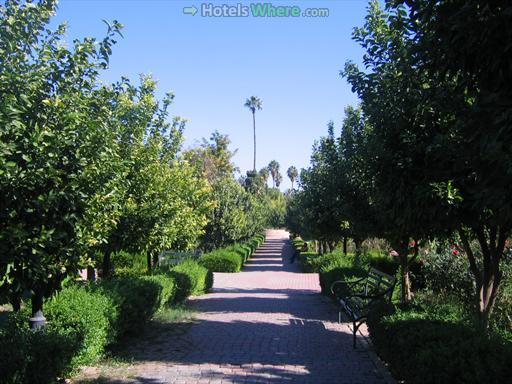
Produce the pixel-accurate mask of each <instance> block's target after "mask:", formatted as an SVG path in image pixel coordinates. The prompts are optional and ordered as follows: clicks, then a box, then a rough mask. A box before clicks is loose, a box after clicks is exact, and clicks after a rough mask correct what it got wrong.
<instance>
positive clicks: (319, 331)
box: [108, 231, 389, 384]
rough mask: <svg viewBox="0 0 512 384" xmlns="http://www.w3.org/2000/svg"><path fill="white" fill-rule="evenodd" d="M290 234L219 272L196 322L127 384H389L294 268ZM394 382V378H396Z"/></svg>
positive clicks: (311, 282)
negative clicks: (238, 268) (239, 266)
mask: <svg viewBox="0 0 512 384" xmlns="http://www.w3.org/2000/svg"><path fill="white" fill-rule="evenodd" d="M287 239H288V234H287V233H286V232H284V231H269V232H268V234H267V241H266V242H265V244H264V245H263V246H262V247H260V248H259V249H258V250H257V252H256V253H255V255H254V256H253V257H252V258H251V260H250V261H249V262H248V263H247V264H246V267H245V268H244V271H243V272H241V273H237V274H227V273H216V274H215V284H214V289H213V292H212V293H210V294H207V295H203V296H200V297H196V298H194V299H192V300H191V304H192V306H193V307H195V308H196V309H197V310H198V311H199V314H198V315H197V317H196V322H195V324H193V325H191V326H190V328H189V329H187V330H185V331H183V332H182V333H181V334H177V335H172V337H170V338H169V342H168V343H167V344H166V345H164V346H163V347H162V345H161V343H160V347H159V348H158V349H157V350H155V349H154V347H151V344H148V350H147V351H145V352H144V354H143V356H145V359H146V361H144V362H143V363H137V364H135V365H134V367H133V368H132V369H131V370H130V371H129V372H125V375H126V376H125V378H126V377H128V378H131V379H126V380H117V381H108V382H119V383H128V382H136V383H152V384H157V383H195V384H196V383H197V384H199V383H312V384H321V383H385V382H386V379H385V377H386V375H385V374H384V375H383V374H382V373H381V372H382V368H381V367H379V368H377V367H378V366H379V365H377V366H376V365H375V363H374V361H375V359H374V358H372V354H371V353H369V352H368V351H367V350H366V349H365V348H362V347H360V348H359V349H357V350H353V349H352V336H351V332H350V330H349V329H348V327H347V326H346V325H345V324H338V323H337V322H336V319H337V312H336V308H335V307H334V306H333V304H332V303H331V302H330V301H329V300H328V299H327V298H325V297H323V296H321V295H320V293H319V292H320V287H319V284H318V276H317V275H316V274H304V273H299V271H298V269H297V266H296V265H295V264H290V261H289V260H290V256H291V254H292V248H291V245H290V244H289V242H288V241H287ZM388 380H389V379H388Z"/></svg>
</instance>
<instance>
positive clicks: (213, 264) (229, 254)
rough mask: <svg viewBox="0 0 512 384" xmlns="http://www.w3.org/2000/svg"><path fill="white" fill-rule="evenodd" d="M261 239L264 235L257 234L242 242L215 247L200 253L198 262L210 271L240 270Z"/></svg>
mask: <svg viewBox="0 0 512 384" xmlns="http://www.w3.org/2000/svg"><path fill="white" fill-rule="evenodd" d="M263 240H264V236H263V235H258V236H254V237H253V238H251V239H250V240H247V241H244V242H243V243H238V244H233V245H230V246H228V247H225V248H220V249H217V250H215V251H213V252H210V253H206V254H204V255H202V256H201V258H200V259H199V263H200V264H201V265H202V266H204V267H206V268H208V270H210V271H211V272H240V270H241V269H242V266H243V265H244V263H245V262H246V261H247V259H248V258H249V257H250V256H251V255H252V253H253V252H254V251H255V250H256V248H257V247H258V246H259V245H260V244H261V243H262V242H263Z"/></svg>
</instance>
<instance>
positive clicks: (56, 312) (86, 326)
mask: <svg viewBox="0 0 512 384" xmlns="http://www.w3.org/2000/svg"><path fill="white" fill-rule="evenodd" d="M45 308H46V313H45V315H46V317H47V320H48V322H49V325H48V330H49V331H54V332H55V333H58V334H60V335H74V336H76V337H77V338H78V339H79V341H80V348H79V350H78V352H77V354H76V355H75V356H74V357H73V361H72V363H71V366H73V367H77V366H79V365H83V364H91V363H94V362H95V361H97V360H99V359H100V358H101V357H103V354H104V352H105V348H106V346H107V345H109V344H111V343H112V342H113V341H114V338H115V334H113V332H112V331H111V323H110V316H111V314H110V313H111V312H112V311H115V309H114V308H115V305H114V302H113V300H112V299H110V298H109V297H107V296H105V295H102V294H98V293H95V292H93V291H91V290H89V289H87V288H86V287H84V286H77V285H73V286H70V287H67V288H65V289H63V290H62V291H60V292H59V293H58V294H57V295H56V296H55V297H52V298H51V299H50V300H48V301H47V302H46V306H45Z"/></svg>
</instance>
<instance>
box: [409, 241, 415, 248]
mask: <svg viewBox="0 0 512 384" xmlns="http://www.w3.org/2000/svg"><path fill="white" fill-rule="evenodd" d="M415 246H416V242H415V241H414V240H413V241H411V242H410V243H409V247H411V248H413V247H415Z"/></svg>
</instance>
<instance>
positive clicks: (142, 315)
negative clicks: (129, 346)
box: [93, 276, 162, 338]
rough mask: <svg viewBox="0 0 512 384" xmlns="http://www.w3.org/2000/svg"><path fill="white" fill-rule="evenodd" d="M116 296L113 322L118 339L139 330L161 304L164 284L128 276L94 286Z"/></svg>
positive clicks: (96, 290) (110, 296)
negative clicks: (162, 285)
mask: <svg viewBox="0 0 512 384" xmlns="http://www.w3.org/2000/svg"><path fill="white" fill-rule="evenodd" d="M93 291H94V292H101V293H102V294H104V295H105V296H107V297H109V298H111V299H112V301H113V303H114V305H113V307H112V308H111V312H110V314H109V316H110V323H111V326H112V330H113V331H114V332H115V334H116V337H117V338H121V337H123V336H125V335H127V334H134V333H137V332H139V331H140V330H141V329H142V327H143V326H144V324H145V323H146V322H147V321H148V320H149V319H150V318H151V316H152V315H153V314H154V313H155V312H156V311H157V310H158V308H159V307H160V301H159V300H160V297H161V292H162V287H161V286H160V284H158V283H157V282H155V281H154V280H151V279H148V278H141V277H133V276H127V277H123V278H116V279H112V280H103V281H100V282H99V283H97V284H95V285H94V286H93Z"/></svg>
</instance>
